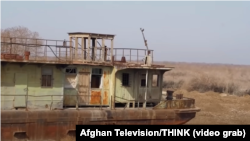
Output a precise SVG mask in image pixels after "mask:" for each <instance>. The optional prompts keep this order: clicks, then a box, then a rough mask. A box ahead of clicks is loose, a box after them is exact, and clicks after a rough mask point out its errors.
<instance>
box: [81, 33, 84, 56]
mask: <svg viewBox="0 0 250 141" xmlns="http://www.w3.org/2000/svg"><path fill="white" fill-rule="evenodd" d="M81 39H82V43H81V45H82V46H81V50H82V51H81V52H82V56H81V59H82V60H84V56H83V55H84V38H83V37H82V38H81Z"/></svg>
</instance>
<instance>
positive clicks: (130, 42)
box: [1, 1, 250, 65]
mask: <svg viewBox="0 0 250 141" xmlns="http://www.w3.org/2000/svg"><path fill="white" fill-rule="evenodd" d="M1 9H2V10H1V28H8V27H13V26H25V27H28V28H29V29H30V30H32V31H37V32H39V34H40V36H41V37H42V38H45V39H60V40H63V39H66V40H69V39H68V35H67V33H68V32H94V33H95V32H96V33H104V34H105V33H106V34H115V35H116V37H115V40H114V47H116V48H142V49H145V46H144V42H143V38H142V34H141V31H140V28H141V27H142V28H144V29H145V31H144V33H145V36H146V39H147V40H148V46H149V49H153V50H154V60H156V61H175V62H204V63H227V64H247V65H250V2H167V1H165V2H83V1H82V2H46V1H43V2H31V1H27V2H6V1H4V2H1Z"/></svg>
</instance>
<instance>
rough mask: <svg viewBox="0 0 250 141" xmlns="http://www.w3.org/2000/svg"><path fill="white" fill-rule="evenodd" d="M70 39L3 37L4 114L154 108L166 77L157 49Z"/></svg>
mask: <svg viewBox="0 0 250 141" xmlns="http://www.w3.org/2000/svg"><path fill="white" fill-rule="evenodd" d="M68 35H69V40H68V41H67V40H48V39H30V38H17V37H1V109H2V110H18V109H26V110H32V109H34V110H39V109H47V110H55V109H65V108H67V109H71V108H77V109H78V108H86V107H102V108H105V107H106V108H113V109H114V108H118V107H123V108H124V107H125V108H137V107H144V108H146V107H153V106H155V105H156V104H157V103H159V102H160V101H161V98H162V82H163V74H164V72H166V71H169V70H171V69H172V68H169V67H166V66H163V65H156V64H154V61H153V50H146V49H134V48H114V37H115V35H111V34H99V33H86V32H71V33H68Z"/></svg>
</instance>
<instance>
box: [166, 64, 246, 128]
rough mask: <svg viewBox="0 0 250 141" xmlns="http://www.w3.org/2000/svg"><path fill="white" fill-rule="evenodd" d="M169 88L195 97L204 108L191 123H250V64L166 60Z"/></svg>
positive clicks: (167, 87) (198, 104)
mask: <svg viewBox="0 0 250 141" xmlns="http://www.w3.org/2000/svg"><path fill="white" fill-rule="evenodd" d="M164 64H167V65H168V66H172V67H175V68H174V69H173V70H171V71H169V72H167V73H165V76H164V87H165V89H174V90H175V93H174V95H175V94H177V93H181V94H183V96H184V97H190V98H194V99H195V105H196V107H199V108H201V111H200V112H198V113H197V114H196V117H195V118H194V119H192V120H190V121H189V122H188V123H187V124H210V125H211V124H250V118H249V116H250V112H249V107H250V103H249V101H250V66H240V65H238V66H237V65H215V64H214V65H213V64H192V63H164Z"/></svg>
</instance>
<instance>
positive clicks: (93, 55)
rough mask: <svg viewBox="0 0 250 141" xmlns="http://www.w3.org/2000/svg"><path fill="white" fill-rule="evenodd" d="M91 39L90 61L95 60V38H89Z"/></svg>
mask: <svg viewBox="0 0 250 141" xmlns="http://www.w3.org/2000/svg"><path fill="white" fill-rule="evenodd" d="M91 40H92V61H95V38H91Z"/></svg>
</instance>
